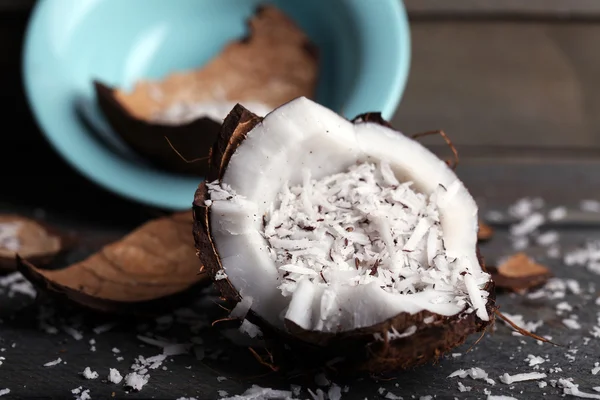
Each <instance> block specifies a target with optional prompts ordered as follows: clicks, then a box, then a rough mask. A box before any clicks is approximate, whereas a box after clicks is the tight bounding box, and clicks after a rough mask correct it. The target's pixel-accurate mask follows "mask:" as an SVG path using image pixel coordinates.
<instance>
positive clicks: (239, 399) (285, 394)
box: [221, 385, 294, 400]
mask: <svg viewBox="0 0 600 400" xmlns="http://www.w3.org/2000/svg"><path fill="white" fill-rule="evenodd" d="M269 399H276V400H280V399H283V400H294V399H293V398H292V392H291V391H287V390H275V389H271V388H263V387H260V386H258V385H252V387H251V388H250V389H248V390H246V391H245V392H244V393H242V394H241V395H235V396H232V397H227V398H222V399H221V400H269Z"/></svg>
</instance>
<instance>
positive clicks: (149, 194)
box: [21, 0, 411, 210]
mask: <svg viewBox="0 0 600 400" xmlns="http://www.w3.org/2000/svg"><path fill="white" fill-rule="evenodd" d="M50 1H51V0H45V1H40V2H38V3H37V4H36V5H35V6H34V7H33V10H32V12H31V16H30V19H29V22H28V25H27V29H26V32H25V38H24V46H23V52H22V71H21V72H22V75H23V81H24V87H25V94H26V97H27V100H28V102H29V106H30V108H31V110H32V112H33V114H34V116H35V120H36V123H37V125H38V127H39V128H40V130H41V131H42V133H43V134H44V136H45V138H46V140H47V141H48V142H49V143H50V145H51V146H52V147H53V148H54V150H55V151H56V152H57V153H58V154H60V155H61V156H62V158H63V159H64V160H66V161H67V163H68V164H69V165H70V166H71V167H73V168H74V169H75V170H77V171H78V172H79V173H81V174H82V175H83V176H85V177H86V178H87V179H89V180H90V181H92V182H94V183H96V184H98V185H99V186H101V187H103V188H104V189H107V190H109V191H112V192H113V193H115V194H117V195H120V196H122V197H124V198H126V199H128V200H131V201H135V202H139V203H144V204H147V205H150V206H154V207H158V208H163V209H172V210H178V209H186V208H189V207H190V206H191V203H192V199H193V192H192V193H191V194H190V196H189V203H187V204H189V205H185V203H184V202H183V201H181V199H180V198H179V197H178V195H176V194H173V193H172V192H171V191H170V190H169V188H166V187H159V185H157V186H156V187H155V188H150V187H149V186H143V183H140V182H138V181H137V179H139V178H147V179H152V178H159V179H161V181H162V182H163V183H167V182H169V181H170V182H169V183H168V184H167V186H172V188H173V189H174V191H175V192H181V193H183V191H185V190H183V191H182V188H184V187H185V188H186V190H187V187H188V186H189V187H194V188H195V187H197V185H198V184H200V183H201V182H202V181H203V180H204V178H202V177H184V176H180V175H174V174H171V173H168V172H163V171H158V170H151V169H147V168H144V166H136V165H134V164H132V163H131V161H130V160H123V159H121V158H120V157H119V156H116V155H115V154H112V155H109V157H108V158H112V160H113V161H115V162H116V161H121V165H127V167H128V168H129V173H131V174H133V175H135V176H132V177H130V178H132V179H130V178H128V179H123V176H121V177H119V176H116V177H115V174H112V173H106V171H105V170H104V169H101V168H96V167H97V165H93V163H92V164H90V163H89V162H88V160H87V159H86V157H84V156H81V155H79V153H78V152H75V151H71V149H70V145H69V144H68V143H67V141H68V139H66V138H65V137H64V135H62V130H61V129H56V127H55V126H54V125H55V123H53V121H52V118H45V117H44V115H43V109H44V105H43V101H40V100H41V99H40V96H38V94H37V93H36V90H35V88H34V86H35V78H34V76H35V74H34V73H29V71H28V70H29V68H30V67H29V65H30V64H29V62H28V61H29V57H30V56H31V54H32V52H33V49H34V48H35V47H36V39H37V38H39V37H40V34H39V33H38V32H37V31H38V30H39V29H40V28H39V25H40V24H42V21H40V18H41V17H40V14H41V11H40V10H41V9H42V7H43V6H44V5H45V4H46V3H48V2H50ZM355 1H357V2H359V3H358V4H362V3H363V0H355ZM379 2H380V3H379V4H378V5H379V8H380V7H383V6H387V7H388V8H389V9H388V12H389V14H391V15H393V16H394V20H395V21H396V22H397V23H396V24H395V25H394V26H392V29H393V31H394V32H393V34H392V35H393V37H395V38H396V40H397V43H395V44H396V45H397V46H398V47H399V49H400V51H399V52H397V53H396V54H395V56H396V59H395V61H393V65H395V66H396V70H395V71H396V72H395V74H393V76H391V78H390V80H388V81H387V85H386V87H387V88H388V89H389V90H388V91H387V92H386V95H384V96H379V98H380V99H381V100H382V106H381V107H380V109H379V110H356V111H354V112H353V115H351V117H353V116H355V115H356V114H359V113H362V112H368V111H380V112H381V114H382V115H383V117H384V118H386V119H390V118H391V117H392V115H393V113H394V112H395V111H396V109H397V107H398V105H399V104H400V101H401V99H402V96H403V93H404V89H405V87H406V82H407V80H408V75H409V70H410V61H411V58H410V57H411V36H410V28H409V22H408V17H407V14H406V9H405V7H404V4H403V2H402V1H400V0H386V1H384V0H379ZM367 7H368V6H367ZM376 36H379V38H378V39H381V37H380V36H381V33H377V34H376ZM390 40H391V39H390ZM388 56H389V54H388ZM368 61H369V62H371V63H373V62H377V61H376V60H368ZM388 61H389V59H388ZM359 81H360V79H359ZM368 90H369V82H367V81H364V79H363V80H362V82H359V84H358V85H357V88H356V91H355V93H358V95H353V97H352V98H351V99H350V102H349V106H348V107H346V109H347V110H352V109H354V108H356V107H354V106H353V105H352V100H354V101H355V102H356V101H358V102H359V103H360V100H357V99H360V97H359V96H361V94H360V93H361V92H365V93H366V92H368ZM75 129H78V128H77V126H76V127H75ZM80 129H84V128H80ZM106 151H107V152H110V150H108V149H107V150H106ZM140 184H141V185H142V186H140ZM170 184H173V185H170ZM176 197H177V198H176Z"/></svg>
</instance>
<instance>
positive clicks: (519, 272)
mask: <svg viewBox="0 0 600 400" xmlns="http://www.w3.org/2000/svg"><path fill="white" fill-rule="evenodd" d="M488 270H489V271H490V273H491V274H492V279H493V280H494V282H495V283H496V286H497V287H500V288H503V289H509V290H514V291H522V290H525V289H530V288H533V287H536V286H540V285H542V284H544V283H546V282H547V281H548V279H549V278H550V276H551V273H550V270H549V269H548V268H546V267H545V266H543V265H541V264H537V263H536V262H534V261H533V260H532V259H531V258H529V257H528V256H527V255H526V254H525V253H517V254H515V255H513V256H511V257H509V258H508V259H507V260H506V261H504V262H503V263H502V264H501V265H500V266H499V267H498V268H493V267H489V268H488Z"/></svg>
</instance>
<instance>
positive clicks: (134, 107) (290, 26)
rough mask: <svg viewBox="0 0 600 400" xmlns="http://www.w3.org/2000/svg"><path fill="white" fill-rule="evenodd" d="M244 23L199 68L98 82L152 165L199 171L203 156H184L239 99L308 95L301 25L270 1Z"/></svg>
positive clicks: (104, 105) (116, 121)
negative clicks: (240, 32) (156, 77)
mask: <svg viewBox="0 0 600 400" xmlns="http://www.w3.org/2000/svg"><path fill="white" fill-rule="evenodd" d="M249 29H250V31H249V35H248V36H247V37H246V38H244V39H241V40H238V41H235V42H231V43H229V44H228V45H227V46H225V48H224V49H223V50H222V51H221V53H219V54H218V55H217V56H216V57H215V58H214V59H212V60H211V61H210V62H209V63H208V64H206V65H205V66H203V67H201V68H199V69H197V70H191V71H185V72H178V73H173V74H171V75H169V76H167V77H166V78H165V79H163V80H161V81H140V82H138V83H137V84H136V85H135V87H134V88H133V90H132V91H131V92H126V91H124V90H122V89H118V88H111V87H108V86H107V85H105V84H103V83H101V82H95V89H96V97H97V99H98V103H99V105H100V108H101V110H102V112H103V114H104V115H105V116H106V118H107V120H108V122H109V123H110V125H111V126H112V128H113V129H114V130H115V131H116V132H117V133H118V134H119V135H120V136H121V137H122V138H123V139H124V140H125V142H126V143H127V144H128V145H129V146H131V147H132V148H133V149H134V150H135V151H136V152H138V153H139V154H140V155H143V156H145V157H146V158H148V159H149V160H151V161H152V162H153V163H154V164H156V165H157V166H160V167H162V168H165V169H168V170H171V171H175V172H184V173H193V174H199V175H203V174H204V173H205V166H206V164H205V163H186V162H185V160H183V159H182V156H183V158H184V159H187V160H192V159H196V158H202V157H204V156H206V153H207V151H208V149H209V148H210V146H211V144H212V143H213V142H214V140H215V139H216V136H217V133H218V131H219V128H220V126H221V123H222V122H223V119H224V118H225V116H226V115H227V114H228V112H229V111H230V110H231V109H232V107H233V106H234V105H235V104H236V103H241V104H244V106H245V107H247V108H248V109H250V110H252V111H253V112H255V113H256V114H259V115H265V114H267V113H268V112H269V111H271V110H272V109H273V108H275V107H277V106H279V105H281V104H283V103H285V102H288V101H290V100H292V99H294V98H296V97H300V96H306V97H309V98H310V97H313V96H314V94H315V89H316V83H317V78H318V51H317V48H316V47H315V45H314V44H312V42H311V41H310V40H309V38H308V37H307V36H306V35H305V34H304V32H303V31H302V30H301V29H300V28H299V27H298V26H297V25H296V24H295V23H294V22H293V21H292V20H291V19H290V18H289V17H287V16H286V15H285V14H284V13H283V12H282V11H280V10H279V9H277V8H275V7H273V6H265V7H261V8H259V9H258V10H257V12H256V14H255V15H254V16H253V17H252V18H251V19H250V21H249ZM165 138H167V139H168V140H166V139H165ZM169 142H170V143H169ZM171 146H172V147H173V148H175V149H176V150H177V151H179V152H180V153H181V155H182V156H180V155H179V154H177V152H176V151H173V149H172V148H171Z"/></svg>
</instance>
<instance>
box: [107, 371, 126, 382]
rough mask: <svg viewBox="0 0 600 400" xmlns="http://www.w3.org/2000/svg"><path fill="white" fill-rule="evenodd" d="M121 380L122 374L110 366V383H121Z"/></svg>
mask: <svg viewBox="0 0 600 400" xmlns="http://www.w3.org/2000/svg"><path fill="white" fill-rule="evenodd" d="M122 380H123V376H121V373H120V372H119V371H118V370H117V369H115V368H110V369H109V371H108V381H109V382H112V383H121V381H122Z"/></svg>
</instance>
